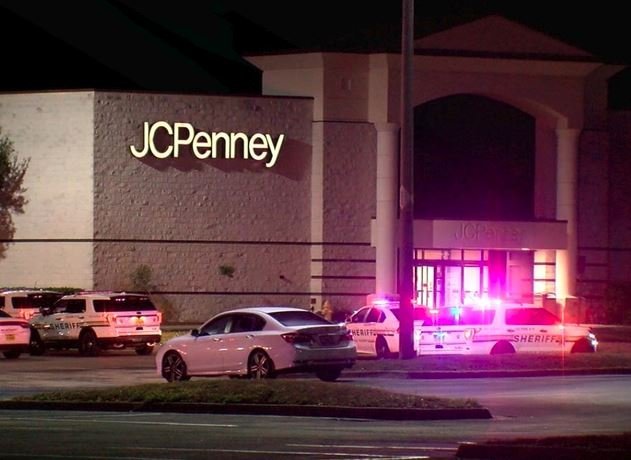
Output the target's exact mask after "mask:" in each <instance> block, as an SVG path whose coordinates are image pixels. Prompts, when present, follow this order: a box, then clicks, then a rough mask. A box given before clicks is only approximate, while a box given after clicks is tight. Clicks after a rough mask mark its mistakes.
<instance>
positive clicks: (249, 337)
mask: <svg viewBox="0 0 631 460" xmlns="http://www.w3.org/2000/svg"><path fill="white" fill-rule="evenodd" d="M245 338H246V339H253V338H254V336H253V335H252V334H248V335H246V336H245Z"/></svg>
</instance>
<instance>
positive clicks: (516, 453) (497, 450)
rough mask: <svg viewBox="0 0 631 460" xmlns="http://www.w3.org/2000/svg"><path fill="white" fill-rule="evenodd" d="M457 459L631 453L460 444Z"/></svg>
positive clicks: (563, 458)
mask: <svg viewBox="0 0 631 460" xmlns="http://www.w3.org/2000/svg"><path fill="white" fill-rule="evenodd" d="M456 458H457V459H476V460H477V459H485V460H505V459H511V460H532V459H537V460H593V459H595V458H603V459H607V460H627V459H628V458H629V451H628V450H625V449H598V448H587V447H585V448H581V447H552V446H532V445H530V446H528V445H511V444H495V443H493V444H476V443H471V444H470V443H466V444H460V446H458V450H457V451H456Z"/></svg>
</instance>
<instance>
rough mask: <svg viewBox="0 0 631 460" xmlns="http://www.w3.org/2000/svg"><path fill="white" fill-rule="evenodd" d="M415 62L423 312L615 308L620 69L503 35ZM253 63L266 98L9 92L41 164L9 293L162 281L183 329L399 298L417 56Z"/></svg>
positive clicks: (15, 128) (6, 107)
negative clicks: (239, 314) (473, 302)
mask: <svg viewBox="0 0 631 460" xmlns="http://www.w3.org/2000/svg"><path fill="white" fill-rule="evenodd" d="M488 30H491V31H493V34H494V36H493V37H492V39H491V38H489V35H488V33H486V32H485V31H488ZM472 37H474V38H472ZM475 37H479V38H477V39H476V38H475ZM416 48H417V55H416V56H415V60H414V69H415V74H414V90H413V94H414V96H413V98H414V100H413V105H414V107H415V120H416V121H417V123H416V128H415V181H416V183H417V186H416V188H415V197H414V199H415V215H416V218H415V223H414V246H415V267H414V270H415V280H416V291H417V301H418V302H419V303H421V304H424V305H437V306H439V305H452V304H455V303H460V302H464V301H467V300H469V299H472V298H475V297H479V296H485V295H489V296H492V297H493V296H496V297H506V298H512V299H516V300H521V301H527V302H535V303H537V302H542V301H543V299H544V298H546V297H548V298H555V299H556V301H557V302H559V303H564V302H566V299H574V298H580V299H582V301H584V302H587V303H589V304H590V305H592V306H598V304H599V301H602V298H603V292H604V289H605V288H606V285H607V283H609V282H611V281H616V280H629V278H630V277H631V251H630V250H629V248H631V230H629V228H630V227H629V221H628V215H629V209H628V206H629V204H628V200H624V199H623V197H624V196H625V193H624V184H621V185H620V187H622V188H620V189H616V188H612V187H610V185H611V184H613V187H615V184H617V178H618V177H622V176H621V175H622V174H624V168H623V167H622V165H624V164H625V160H624V158H625V155H626V152H628V149H629V148H630V147H631V138H630V136H629V135H628V133H629V132H630V129H629V128H630V127H631V122H630V121H629V119H628V118H629V115H628V114H625V113H617V114H611V113H609V112H608V111H607V80H608V78H609V77H611V76H612V75H614V74H615V73H616V72H619V71H620V70H621V68H620V67H617V66H609V65H603V64H602V63H599V62H597V61H596V60H595V59H594V58H592V57H591V56H589V55H588V54H587V53H585V52H583V51H581V50H577V49H575V48H572V47H570V46H568V45H566V44H563V43H560V42H557V41H555V40H552V39H551V38H549V37H546V36H543V35H540V34H538V33H536V32H533V31H530V30H528V29H525V28H523V27H522V26H519V25H517V24H514V23H511V22H509V21H507V20H504V19H502V18H498V17H490V18H486V19H482V20H479V21H476V22H473V23H470V24H466V25H464V26H460V27H457V28H454V29H451V30H449V31H446V32H442V33H439V34H436V35H433V36H430V37H425V38H423V39H421V40H418V41H417V43H416ZM441 50H442V51H441ZM248 59H249V60H250V61H251V62H252V63H253V64H254V65H256V66H257V67H259V68H260V69H262V71H263V95H261V96H250V97H243V96H238V97H237V96H209V95H185V94H148V93H125V92H103V91H73V92H46V93H12V94H2V95H0V126H1V127H2V130H3V133H4V134H6V135H8V136H9V137H10V139H11V140H12V141H13V142H14V145H15V149H16V151H17V153H18V155H19V157H21V158H27V157H28V158H30V164H29V167H28V171H27V174H26V177H25V183H24V185H25V187H26V188H27V192H26V196H27V197H28V200H29V202H28V204H27V206H26V208H25V212H24V214H21V215H17V216H14V223H15V225H16V232H15V235H14V238H13V239H12V240H11V241H8V242H6V244H7V251H6V257H5V258H4V259H3V260H1V261H0V284H1V285H4V286H42V287H43V286H71V287H80V288H85V289H130V288H131V287H132V284H133V274H134V273H137V272H138V269H139V267H142V266H148V267H150V269H151V273H152V276H151V279H150V283H149V284H151V286H152V289H153V291H154V292H156V293H157V296H159V298H160V301H161V302H166V303H169V304H171V305H172V306H173V308H174V311H175V316H174V318H173V319H176V320H180V321H198V320H203V319H205V318H206V317H208V316H209V315H210V314H213V313H215V312H217V311H220V310H223V309H226V308H229V307H233V306H237V305H243V304H262V303H283V304H298V305H303V306H305V307H307V306H309V305H313V306H316V307H317V306H319V305H320V304H321V303H322V302H323V301H324V300H330V301H331V302H332V303H333V305H334V307H336V308H339V309H344V310H352V309H355V308H357V307H358V306H361V305H362V304H363V303H364V302H365V298H366V295H368V294H371V293H378V294H388V293H393V292H396V284H397V275H396V268H397V244H398V230H397V229H398V227H397V209H398V201H397V200H398V182H397V181H398V163H399V160H398V151H399V113H400V103H399V94H400V80H401V75H400V57H399V56H398V55H396V54H343V53H307V54H292V55H276V56H270V55H266V56H251V57H249V58H248ZM483 114H484V115H483ZM515 127H517V128H516V130H515ZM627 163H628V162H627ZM627 187H628V185H627ZM627 192H628V191H627ZM624 203H627V204H626V207H627V209H626V211H625V208H624V206H625V204H624Z"/></svg>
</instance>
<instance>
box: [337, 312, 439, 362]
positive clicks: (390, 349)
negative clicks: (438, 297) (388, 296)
mask: <svg viewBox="0 0 631 460" xmlns="http://www.w3.org/2000/svg"><path fill="white" fill-rule="evenodd" d="M400 311H401V310H400V308H399V302H398V301H389V300H383V301H382V300H372V301H371V303H370V304H369V305H365V306H363V307H362V308H360V309H359V310H357V311H356V312H355V313H353V314H352V315H351V317H350V318H349V319H348V320H347V322H346V328H347V329H348V330H349V331H350V332H351V334H353V340H354V341H355V344H356V346H357V354H358V355H360V356H373V357H376V358H378V359H383V358H391V357H394V356H396V355H398V353H399V340H400V339H399V319H400V317H401V313H400ZM412 315H413V328H414V331H415V332H414V334H415V336H418V335H419V334H420V328H421V325H422V324H423V322H424V320H426V319H427V316H426V311H425V308H420V307H414V310H413V313H412Z"/></svg>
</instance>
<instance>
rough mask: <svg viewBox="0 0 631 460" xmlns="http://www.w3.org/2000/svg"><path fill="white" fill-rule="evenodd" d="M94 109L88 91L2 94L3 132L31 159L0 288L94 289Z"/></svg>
mask: <svg viewBox="0 0 631 460" xmlns="http://www.w3.org/2000/svg"><path fill="white" fill-rule="evenodd" d="M93 107H94V94H93V92H84V91H81V92H58V93H30V94H17V93H16V94H2V95H0V127H1V128H2V133H3V135H7V136H8V137H9V138H10V139H11V140H12V141H13V143H14V147H15V151H16V154H17V157H18V158H19V159H26V158H29V159H30V163H29V165H28V169H27V172H26V175H25V176H24V184H23V185H24V187H25V188H26V193H25V196H26V198H27V200H28V203H27V205H26V206H25V207H24V214H18V215H15V216H14V217H13V222H14V224H15V227H16V232H15V235H14V239H15V240H16V241H17V242H16V243H12V244H10V245H9V247H8V250H7V252H6V258H4V259H2V260H0V285H1V286H6V287H8V286H38V287H47V286H72V287H80V288H86V289H89V288H91V287H92V243H91V241H90V239H91V238H92V232H93V228H92V222H93V220H92V210H93V200H92V195H93V194H92V191H93V174H92V145H93V143H92V141H93V129H94V121H93ZM60 239H61V240H64V242H60V241H58V240H60ZM24 240H28V241H24ZM86 240H87V241H86Z"/></svg>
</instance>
